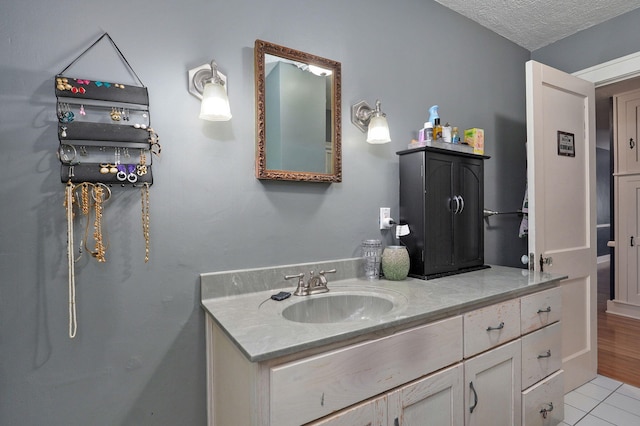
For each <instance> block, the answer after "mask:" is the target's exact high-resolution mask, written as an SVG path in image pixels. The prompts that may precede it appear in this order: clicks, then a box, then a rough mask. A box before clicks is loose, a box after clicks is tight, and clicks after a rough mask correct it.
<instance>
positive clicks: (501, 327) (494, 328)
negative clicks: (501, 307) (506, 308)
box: [487, 321, 504, 331]
mask: <svg viewBox="0 0 640 426" xmlns="http://www.w3.org/2000/svg"><path fill="white" fill-rule="evenodd" d="M503 328H504V321H502V322H501V323H500V324H498V326H497V327H491V326H489V327H487V331H491V330H502V329H503Z"/></svg>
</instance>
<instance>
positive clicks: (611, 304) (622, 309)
mask: <svg viewBox="0 0 640 426" xmlns="http://www.w3.org/2000/svg"><path fill="white" fill-rule="evenodd" d="M606 312H607V313H608V314H614V315H620V316H622V317H627V318H634V319H640V306H638V305H631V304H629V303H625V302H620V301H619V300H607V311H606Z"/></svg>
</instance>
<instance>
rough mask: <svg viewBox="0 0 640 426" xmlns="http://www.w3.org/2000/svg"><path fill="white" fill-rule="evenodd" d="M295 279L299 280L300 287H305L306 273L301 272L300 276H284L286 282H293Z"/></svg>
mask: <svg viewBox="0 0 640 426" xmlns="http://www.w3.org/2000/svg"><path fill="white" fill-rule="evenodd" d="M294 278H297V279H298V286H301V285H304V272H300V273H299V274H294V275H285V276H284V279H285V280H292V279H294Z"/></svg>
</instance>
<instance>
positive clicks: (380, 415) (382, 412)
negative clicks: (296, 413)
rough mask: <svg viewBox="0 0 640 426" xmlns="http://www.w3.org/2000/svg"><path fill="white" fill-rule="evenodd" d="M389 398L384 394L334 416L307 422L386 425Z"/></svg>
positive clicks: (314, 424)
mask: <svg viewBox="0 0 640 426" xmlns="http://www.w3.org/2000/svg"><path fill="white" fill-rule="evenodd" d="M386 425H387V398H386V397H384V396H382V397H380V398H376V399H374V400H371V401H367V402H363V403H361V404H357V405H355V406H353V407H351V408H347V409H344V410H342V411H340V412H338V413H336V414H334V415H332V416H329V417H325V418H324V419H321V420H317V421H314V422H311V423H307V426H386Z"/></svg>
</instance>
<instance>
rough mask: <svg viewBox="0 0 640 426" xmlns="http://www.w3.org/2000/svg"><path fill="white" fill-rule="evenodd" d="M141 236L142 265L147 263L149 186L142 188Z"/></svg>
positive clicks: (146, 184)
mask: <svg viewBox="0 0 640 426" xmlns="http://www.w3.org/2000/svg"><path fill="white" fill-rule="evenodd" d="M141 193H142V236H143V237H144V263H147V262H149V184H148V183H146V182H145V184H144V185H143V187H142V191H141Z"/></svg>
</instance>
